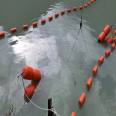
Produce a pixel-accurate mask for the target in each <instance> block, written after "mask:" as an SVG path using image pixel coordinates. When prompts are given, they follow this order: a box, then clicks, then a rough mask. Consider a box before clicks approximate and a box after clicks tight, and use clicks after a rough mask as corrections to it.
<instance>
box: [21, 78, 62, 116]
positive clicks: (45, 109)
mask: <svg viewBox="0 0 116 116" xmlns="http://www.w3.org/2000/svg"><path fill="white" fill-rule="evenodd" d="M21 80H22V85H23V89H24V91H25V83H24V80H23V78H22V79H21ZM25 95H26V97H27V99H28V100H29V102H30V103H31V104H32V105H33V106H34V107H35V108H37V109H39V110H43V111H52V112H53V113H54V114H56V116H61V115H60V114H59V113H57V112H56V110H55V109H53V110H52V109H47V108H43V107H41V106H39V105H37V104H35V103H34V102H33V101H32V100H31V99H30V98H29V97H28V96H27V94H25Z"/></svg>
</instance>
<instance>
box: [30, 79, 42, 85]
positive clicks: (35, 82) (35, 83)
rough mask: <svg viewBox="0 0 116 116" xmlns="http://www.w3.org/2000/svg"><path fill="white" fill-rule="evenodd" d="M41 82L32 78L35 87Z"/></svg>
mask: <svg viewBox="0 0 116 116" xmlns="http://www.w3.org/2000/svg"><path fill="white" fill-rule="evenodd" d="M39 82H40V81H34V80H32V81H31V84H32V85H34V86H35V87H37V86H38V84H39Z"/></svg>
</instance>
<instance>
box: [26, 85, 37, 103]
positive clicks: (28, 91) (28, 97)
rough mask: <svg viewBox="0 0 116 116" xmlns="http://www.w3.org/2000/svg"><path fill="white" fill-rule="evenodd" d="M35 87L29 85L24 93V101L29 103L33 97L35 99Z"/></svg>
mask: <svg viewBox="0 0 116 116" xmlns="http://www.w3.org/2000/svg"><path fill="white" fill-rule="evenodd" d="M35 89H36V88H35V86H34V85H32V84H30V85H28V86H27V87H26V88H25V92H24V100H25V102H29V101H30V100H31V99H32V97H33V94H34V93H35Z"/></svg>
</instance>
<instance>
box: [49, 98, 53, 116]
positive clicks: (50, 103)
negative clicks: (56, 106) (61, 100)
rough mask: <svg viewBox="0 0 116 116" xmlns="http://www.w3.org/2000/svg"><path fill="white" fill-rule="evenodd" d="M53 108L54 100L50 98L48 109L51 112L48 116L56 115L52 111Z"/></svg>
mask: <svg viewBox="0 0 116 116" xmlns="http://www.w3.org/2000/svg"><path fill="white" fill-rule="evenodd" d="M52 108H53V107H52V98H49V99H48V109H50V110H48V116H54V113H53V112H52V111H51V109H52Z"/></svg>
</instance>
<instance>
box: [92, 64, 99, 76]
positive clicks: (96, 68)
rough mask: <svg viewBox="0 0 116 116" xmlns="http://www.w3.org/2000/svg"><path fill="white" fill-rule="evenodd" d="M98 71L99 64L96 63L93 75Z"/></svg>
mask: <svg viewBox="0 0 116 116" xmlns="http://www.w3.org/2000/svg"><path fill="white" fill-rule="evenodd" d="M97 72H98V65H95V66H94V67H93V69H92V73H93V76H96V74H97Z"/></svg>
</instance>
